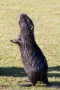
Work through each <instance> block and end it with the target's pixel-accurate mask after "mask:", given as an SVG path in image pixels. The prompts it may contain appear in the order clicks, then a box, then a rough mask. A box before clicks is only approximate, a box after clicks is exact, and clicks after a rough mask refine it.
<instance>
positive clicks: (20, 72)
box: [0, 67, 26, 77]
mask: <svg viewBox="0 0 60 90" xmlns="http://www.w3.org/2000/svg"><path fill="white" fill-rule="evenodd" d="M0 76H13V77H24V76H26V73H25V71H24V69H23V68H20V67H5V68H4V67H0Z"/></svg>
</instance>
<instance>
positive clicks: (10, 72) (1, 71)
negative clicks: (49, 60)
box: [0, 66, 60, 85]
mask: <svg viewBox="0 0 60 90" xmlns="http://www.w3.org/2000/svg"><path fill="white" fill-rule="evenodd" d="M48 71H49V72H51V71H60V66H56V67H49V69H48ZM0 76H9V77H10V76H13V77H25V76H27V74H26V73H25V71H24V69H23V68H22V67H5V68H4V67H0ZM48 77H51V78H53V77H55V78H60V73H48ZM52 83H53V84H56V85H60V82H59V81H58V82H57V81H56V82H52Z"/></svg>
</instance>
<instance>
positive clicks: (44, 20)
mask: <svg viewBox="0 0 60 90" xmlns="http://www.w3.org/2000/svg"><path fill="white" fill-rule="evenodd" d="M21 13H26V14H27V15H28V16H29V17H30V18H31V19H32V20H33V22H34V25H35V31H34V34H35V39H36V42H37V44H38V45H39V46H40V48H41V50H42V51H43V53H44V55H45V56H46V58H47V62H48V66H49V69H48V79H49V81H50V82H53V83H54V84H56V85H57V86H59V85H60V0H0V90H28V89H29V90H58V89H57V88H49V87H46V86H45V85H43V84H42V83H39V82H38V83H37V84H36V86H32V87H21V86H20V84H22V83H24V84H25V82H24V81H23V80H24V79H25V78H27V75H26V73H25V71H24V69H23V63H22V60H21V56H20V52H19V49H18V46H17V45H15V44H12V43H11V42H10V40H11V39H15V38H17V37H18V35H19V32H20V29H19V26H18V17H19V15H20V14H21ZM59 90H60V89H59Z"/></svg>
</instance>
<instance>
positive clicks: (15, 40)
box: [10, 39, 18, 44]
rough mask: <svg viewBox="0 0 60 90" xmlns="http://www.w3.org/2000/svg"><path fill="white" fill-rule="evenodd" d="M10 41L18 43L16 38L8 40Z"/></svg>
mask: <svg viewBox="0 0 60 90" xmlns="http://www.w3.org/2000/svg"><path fill="white" fill-rule="evenodd" d="M10 41H11V42H12V43H16V44H18V40H17V39H14V40H10Z"/></svg>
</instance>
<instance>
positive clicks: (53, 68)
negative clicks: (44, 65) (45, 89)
mask: <svg viewBox="0 0 60 90" xmlns="http://www.w3.org/2000/svg"><path fill="white" fill-rule="evenodd" d="M48 71H49V72H51V71H56V73H53V72H52V73H48V76H49V77H57V78H60V73H58V72H60V66H56V67H49V69H48Z"/></svg>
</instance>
